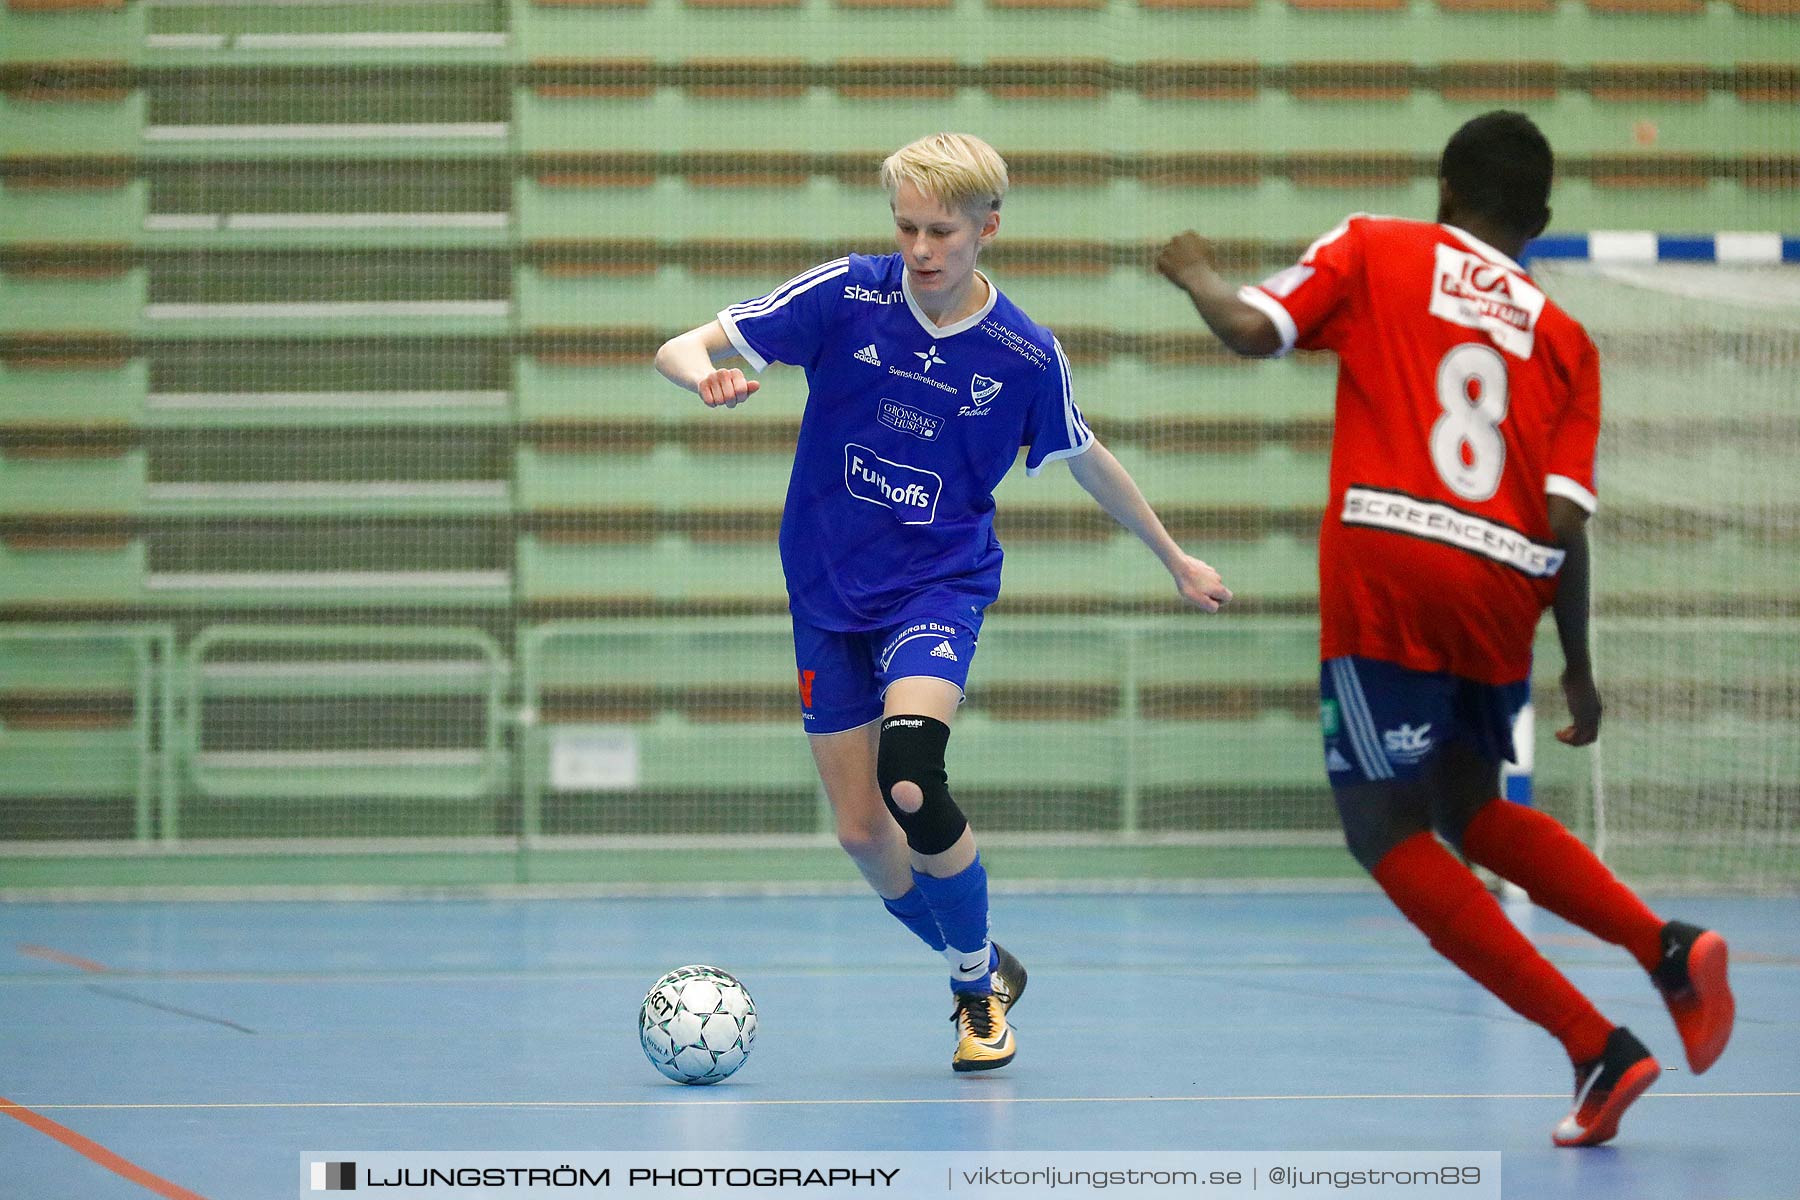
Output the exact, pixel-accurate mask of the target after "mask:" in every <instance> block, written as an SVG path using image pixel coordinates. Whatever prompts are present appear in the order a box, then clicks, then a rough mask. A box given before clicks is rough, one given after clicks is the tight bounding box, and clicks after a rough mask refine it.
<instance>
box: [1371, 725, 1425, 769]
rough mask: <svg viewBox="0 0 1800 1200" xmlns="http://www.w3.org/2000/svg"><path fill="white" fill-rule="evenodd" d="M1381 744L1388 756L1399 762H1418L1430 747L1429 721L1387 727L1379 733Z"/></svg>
mask: <svg viewBox="0 0 1800 1200" xmlns="http://www.w3.org/2000/svg"><path fill="white" fill-rule="evenodd" d="M1381 743H1382V745H1384V746H1386V747H1387V752H1388V757H1389V758H1392V759H1397V760H1398V761H1400V762H1418V761H1419V760H1420V759H1421V758H1424V757H1425V752H1426V751H1427V750H1429V749H1431V722H1430V721H1427V722H1425V724H1423V725H1407V724H1404V723H1403V724H1402V725H1401V726H1400V728H1398V729H1389V730H1387V731H1386V732H1384V733H1383V734H1382V735H1381Z"/></svg>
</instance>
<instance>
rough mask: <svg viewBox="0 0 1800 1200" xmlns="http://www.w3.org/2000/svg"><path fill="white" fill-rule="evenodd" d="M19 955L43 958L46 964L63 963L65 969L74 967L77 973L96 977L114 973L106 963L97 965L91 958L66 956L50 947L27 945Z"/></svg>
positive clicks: (20, 949) (20, 948)
mask: <svg viewBox="0 0 1800 1200" xmlns="http://www.w3.org/2000/svg"><path fill="white" fill-rule="evenodd" d="M19 953H20V954H23V955H26V956H28V957H30V958H41V959H44V960H45V961H46V962H53V963H61V964H62V965H63V966H65V967H74V968H75V969H76V970H77V971H89V972H92V973H93V974H95V975H109V974H111V973H112V968H111V967H109V966H107V965H106V964H105V963H97V962H95V961H94V960H93V959H91V958H78V957H77V956H75V955H73V954H64V953H63V952H62V951H61V950H52V949H51V948H50V947H48V946H33V945H30V944H26V945H22V946H20V947H19Z"/></svg>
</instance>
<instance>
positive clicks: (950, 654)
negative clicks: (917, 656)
mask: <svg viewBox="0 0 1800 1200" xmlns="http://www.w3.org/2000/svg"><path fill="white" fill-rule="evenodd" d="M931 657H933V658H947V659H949V660H950V661H951V662H961V661H962V660H961V659H959V658H957V657H956V651H954V650H952V649H951V648H950V643H949V642H939V643H938V644H937V649H935V650H933V651H932V652H931Z"/></svg>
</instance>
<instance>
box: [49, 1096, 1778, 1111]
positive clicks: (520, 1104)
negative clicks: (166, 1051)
mask: <svg viewBox="0 0 1800 1200" xmlns="http://www.w3.org/2000/svg"><path fill="white" fill-rule="evenodd" d="M1568 1098H1569V1097H1568V1093H1566V1092H1346V1093H1343V1094H1329V1093H1320V1094H1316V1095H1305V1094H1299V1095H1286V1096H1282V1095H1269V1096H967V1097H921V1098H918V1099H900V1100H877V1099H862V1100H848V1099H826V1098H819V1099H805V1100H276V1101H266V1102H263V1101H242V1102H225V1103H197V1104H174V1103H171V1104H43V1103H33V1104H30V1105H29V1106H28V1107H30V1108H31V1109H32V1111H34V1112H59V1111H60V1112H73V1111H77V1110H81V1111H117V1110H126V1109H156V1110H162V1111H171V1110H189V1109H236V1108H248V1109H289V1108H395V1109H398V1108H521V1109H524V1108H694V1107H700V1106H722V1107H731V1108H793V1107H802V1106H807V1105H825V1104H830V1105H845V1104H857V1105H921V1104H1233V1103H1259V1104H1266V1103H1271V1102H1298V1101H1303V1100H1567V1099H1568ZM1644 1098H1645V1099H1647V1100H1771V1099H1773V1100H1793V1099H1800V1092H1648V1093H1646V1094H1645V1096H1644ZM20 1103H24V1101H20Z"/></svg>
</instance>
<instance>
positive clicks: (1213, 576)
mask: <svg viewBox="0 0 1800 1200" xmlns="http://www.w3.org/2000/svg"><path fill="white" fill-rule="evenodd" d="M1169 574H1171V575H1173V576H1174V577H1175V590H1176V591H1178V592H1180V593H1181V598H1182V599H1183V600H1186V601H1187V602H1188V603H1189V604H1192V605H1194V606H1195V607H1196V608H1201V609H1204V610H1205V611H1207V612H1218V611H1219V609H1220V608H1222V607H1224V606H1225V605H1226V604H1227V603H1229V602H1230V600H1231V589H1230V588H1228V587H1226V586H1225V583H1224V581H1223V580H1221V579H1220V578H1219V573H1218V572H1217V571H1215V570H1213V569H1212V568H1211V567H1209V566H1207V565H1206V564H1205V563H1203V562H1201V561H1200V560H1199V559H1197V558H1195V557H1194V556H1193V555H1191V554H1183V555H1182V556H1181V557H1180V558H1177V559H1176V560H1175V561H1174V563H1172V564H1171V565H1170V567H1169Z"/></svg>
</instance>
